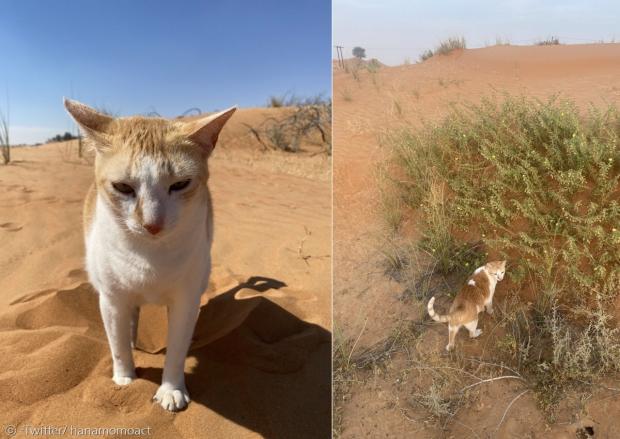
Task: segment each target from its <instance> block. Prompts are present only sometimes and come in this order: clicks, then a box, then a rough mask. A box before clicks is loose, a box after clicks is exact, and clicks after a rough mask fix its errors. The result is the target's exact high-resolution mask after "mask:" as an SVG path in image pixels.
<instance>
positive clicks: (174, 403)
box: [153, 384, 190, 412]
mask: <svg viewBox="0 0 620 439" xmlns="http://www.w3.org/2000/svg"><path fill="white" fill-rule="evenodd" d="M153 400H154V401H156V402H157V403H159V405H161V406H162V407H163V408H165V409H166V410H168V411H171V412H176V411H179V410H182V409H184V408H185V407H187V404H189V401H190V399H189V393H188V392H187V389H186V388H185V386H177V387H176V388H175V387H174V386H172V385H170V384H162V385H161V386H159V389H157V392H156V393H155V396H153Z"/></svg>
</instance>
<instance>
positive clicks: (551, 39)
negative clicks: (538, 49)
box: [536, 36, 560, 46]
mask: <svg viewBox="0 0 620 439" xmlns="http://www.w3.org/2000/svg"><path fill="white" fill-rule="evenodd" d="M558 44H560V39H559V38H558V37H553V36H552V37H549V38H547V39H544V40H540V41H537V42H536V45H537V46H557V45H558Z"/></svg>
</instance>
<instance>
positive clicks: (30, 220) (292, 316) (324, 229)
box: [0, 109, 332, 438]
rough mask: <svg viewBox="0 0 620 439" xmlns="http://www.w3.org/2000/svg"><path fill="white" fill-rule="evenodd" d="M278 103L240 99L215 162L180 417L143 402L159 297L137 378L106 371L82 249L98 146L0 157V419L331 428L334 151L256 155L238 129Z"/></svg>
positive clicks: (229, 431) (231, 433)
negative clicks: (186, 399) (209, 266)
mask: <svg viewBox="0 0 620 439" xmlns="http://www.w3.org/2000/svg"><path fill="white" fill-rule="evenodd" d="M287 111H290V110H288V109H242V110H240V111H239V112H238V113H237V115H235V117H233V119H232V120H231V123H230V124H229V125H227V127H226V128H225V129H224V131H223V133H222V136H221V137H220V142H219V143H218V146H217V148H216V150H215V152H214V154H213V155H212V157H211V158H210V171H211V177H210V187H211V191H212V194H213V197H214V205H215V241H214V247H213V274H212V276H211V281H210V284H209V287H208V289H207V291H206V292H205V294H204V300H203V307H202V309H201V312H200V317H199V320H198V324H197V327H196V331H195V334H194V341H193V344H192V347H191V349H190V353H189V356H188V358H187V360H186V382H187V386H188V389H189V392H190V395H191V398H192V402H191V404H190V405H189V407H188V409H187V410H185V411H182V412H179V413H176V414H173V413H169V412H166V411H165V410H163V409H162V408H161V407H160V406H159V405H157V404H155V403H152V402H151V397H152V396H153V394H154V392H155V390H156V389H157V387H158V385H159V382H160V380H161V373H162V366H163V362H164V355H165V352H164V350H165V343H166V340H165V334H166V318H165V309H164V308H161V307H155V306H153V307H145V308H143V309H142V311H141V315H140V326H139V336H138V349H137V350H135V351H134V358H135V362H136V366H137V375H138V379H137V380H136V381H134V382H133V383H132V384H131V385H129V386H127V387H119V386H116V385H115V384H114V383H113V382H112V380H111V365H112V363H111V357H110V353H109V348H108V345H107V341H106V338H105V333H104V330H103V326H102V322H101V319H100V316H99V310H98V299H97V296H96V294H95V292H94V291H93V290H92V288H91V286H90V285H89V283H88V281H87V277H86V274H85V271H84V260H83V259H84V249H83V238H82V226H81V209H82V202H83V199H84V196H85V194H86V191H87V189H88V187H89V185H90V183H91V181H92V179H93V167H92V155H87V158H86V159H78V158H77V155H76V149H75V148H76V145H75V142H73V143H71V142H69V143H59V144H47V145H43V146H40V147H24V148H16V149H14V150H13V151H12V153H13V160H14V161H13V162H12V163H11V164H10V165H8V166H2V167H0V407H1V410H0V425H2V426H5V425H9V424H11V425H15V426H16V427H17V428H18V434H17V436H16V437H26V435H25V432H24V430H23V429H24V428H27V427H26V426H32V427H35V428H38V427H45V426H56V427H62V426H65V425H68V426H74V427H77V428H97V427H139V428H146V427H150V430H149V433H150V437H155V438H172V437H175V438H177V437H178V438H198V437H222V438H224V437H225V438H232V437H234V438H256V437H264V438H291V437H299V438H301V437H307V438H310V437H312V438H315V437H328V435H329V434H330V410H331V406H330V388H331V385H330V357H331V353H330V338H331V263H332V260H331V184H330V180H331V176H330V172H331V170H330V160H329V157H328V156H327V155H326V154H325V153H322V152H321V151H322V149H323V148H322V146H317V145H315V144H312V143H309V144H308V145H302V147H303V149H305V152H300V153H297V154H291V153H283V152H277V151H263V150H262V149H263V148H262V147H261V146H260V145H259V144H258V143H257V142H256V140H255V139H254V138H253V137H252V135H251V134H249V132H248V129H247V126H246V125H245V124H250V125H257V124H259V123H260V122H261V121H263V120H265V119H266V118H270V117H275V118H278V117H281V116H282V115H283V114H286V112H287ZM2 434H3V435H4V434H5V433H4V432H3V433H2ZM3 437H4V436H3ZM110 437H112V436H110ZM114 437H125V436H120V435H117V436H114Z"/></svg>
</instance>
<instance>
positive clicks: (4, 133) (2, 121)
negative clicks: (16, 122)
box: [0, 111, 11, 165]
mask: <svg viewBox="0 0 620 439" xmlns="http://www.w3.org/2000/svg"><path fill="white" fill-rule="evenodd" d="M0 148H1V149H2V160H3V161H4V164H5V165H6V164H8V163H9V162H10V161H11V143H10V137H9V120H8V116H5V115H4V113H2V111H0Z"/></svg>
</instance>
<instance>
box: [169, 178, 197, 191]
mask: <svg viewBox="0 0 620 439" xmlns="http://www.w3.org/2000/svg"><path fill="white" fill-rule="evenodd" d="M191 181H192V180H183V181H177V182H176V183H174V184H173V185H171V186H170V192H173V191H182V190H183V189H185V188H186V187H187V186H189V184H190V182H191Z"/></svg>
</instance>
